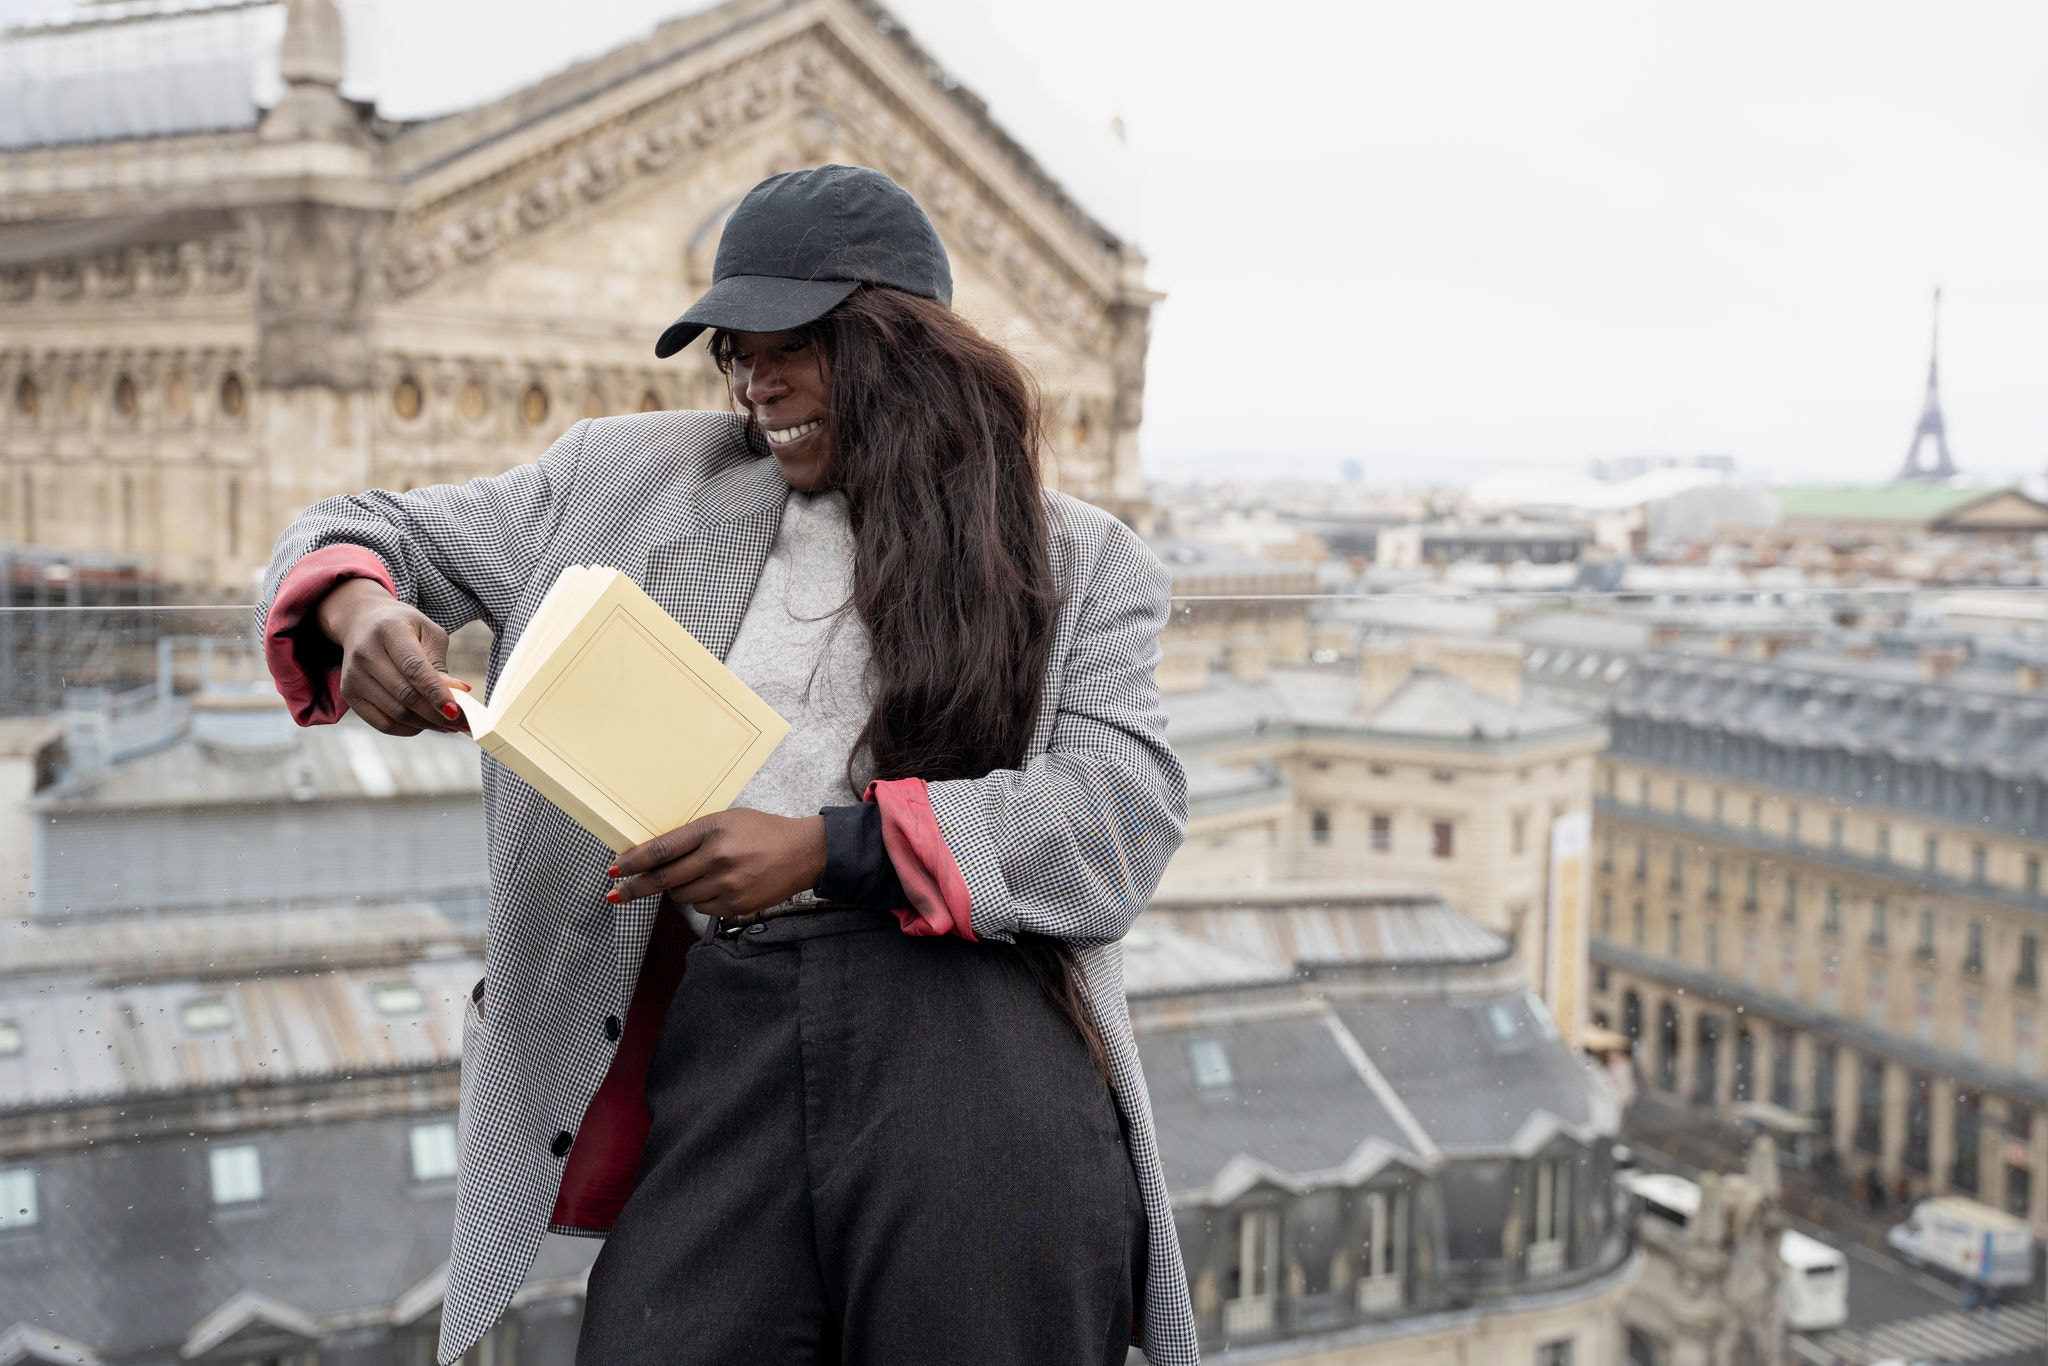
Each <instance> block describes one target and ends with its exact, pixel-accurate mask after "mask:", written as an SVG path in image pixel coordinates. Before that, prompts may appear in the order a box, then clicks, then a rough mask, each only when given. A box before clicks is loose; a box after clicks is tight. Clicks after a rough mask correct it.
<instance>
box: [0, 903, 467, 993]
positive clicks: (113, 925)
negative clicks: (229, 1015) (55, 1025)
mask: <svg viewBox="0 0 2048 1366" xmlns="http://www.w3.org/2000/svg"><path fill="white" fill-rule="evenodd" d="M460 942H461V941H460V940H459V937H458V935H457V932H456V930H455V928H454V927H453V926H452V925H451V924H450V923H449V920H448V918H447V916H445V915H444V914H442V913H441V912H440V911H439V910H437V909H435V908H434V907H432V906H429V905H424V904H406V905H396V906H356V905H348V906H335V907H331V908H326V909H320V910H269V909H266V910H263V911H260V912H257V913H254V914H249V913H234V914H223V913H218V912H216V913H213V914H206V915H151V916H134V917H123V918H121V919H104V920H102V919H95V920H83V921H78V922H75V923H70V924H45V923H41V922H38V921H35V920H16V919H8V920H5V921H0V980H4V979H6V978H18V977H63V976H70V977H72V978H75V979H83V978H88V977H89V978H91V979H92V980H95V981H103V982H104V981H141V980H144V979H148V978H159V977H190V976H192V975H194V974H198V973H205V974H208V975H212V976H218V975H221V974H223V973H227V972H235V973H244V974H246V973H252V972H262V971H266V970H269V969H273V968H289V967H302V966H304V965H306V964H309V963H311V964H318V965H320V966H323V967H352V966H367V965H371V964H376V963H387V962H389V963H398V962H407V961H410V960H411V959H413V958H417V957H419V956H420V955H421V954H422V953H425V952H432V951H434V950H437V949H446V948H449V947H451V946H454V945H457V944H458V943H460Z"/></svg>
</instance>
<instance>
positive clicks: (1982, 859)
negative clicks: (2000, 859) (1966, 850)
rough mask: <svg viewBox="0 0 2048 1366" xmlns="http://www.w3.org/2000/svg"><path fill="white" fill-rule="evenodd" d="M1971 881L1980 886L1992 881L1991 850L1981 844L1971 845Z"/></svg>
mask: <svg viewBox="0 0 2048 1366" xmlns="http://www.w3.org/2000/svg"><path fill="white" fill-rule="evenodd" d="M1970 881H1972V882H1974V883H1976V884H1977V885H1978V886H1979V887H1982V886H1983V885H1984V884H1985V883H1987V882H1989V881H1991V851H1990V850H1989V849H1986V848H1985V847H1984V846H1983V845H1981V844H1973V845H1971V846H1970Z"/></svg>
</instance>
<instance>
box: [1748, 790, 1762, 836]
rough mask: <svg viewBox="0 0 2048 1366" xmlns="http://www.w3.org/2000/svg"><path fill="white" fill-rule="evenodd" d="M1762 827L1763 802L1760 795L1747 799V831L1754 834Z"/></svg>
mask: <svg viewBox="0 0 2048 1366" xmlns="http://www.w3.org/2000/svg"><path fill="white" fill-rule="evenodd" d="M1763 828H1764V803H1763V798H1761V797H1751V798H1750V799H1749V833H1750V834H1752V835H1754V834H1756V833H1758V832H1759V831H1761V830H1762V829H1763Z"/></svg>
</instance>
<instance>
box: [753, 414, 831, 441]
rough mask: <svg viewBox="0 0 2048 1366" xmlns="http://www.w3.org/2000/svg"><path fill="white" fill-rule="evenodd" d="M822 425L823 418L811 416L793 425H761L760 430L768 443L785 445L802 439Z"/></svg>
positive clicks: (823, 422)
mask: <svg viewBox="0 0 2048 1366" xmlns="http://www.w3.org/2000/svg"><path fill="white" fill-rule="evenodd" d="M824 425H825V420H824V419H823V418H813V419H811V420H810V421H809V422H799V423H798V424H797V425H796V426H794V427H783V428H779V429H778V428H775V427H763V428H762V429H761V431H762V433H763V434H764V435H765V436H767V438H768V444H769V445H771V446H787V445H788V444H789V443H790V442H792V441H800V440H802V439H803V438H804V437H807V436H809V435H810V434H811V433H812V432H815V431H816V430H818V428H820V427H822V426H824Z"/></svg>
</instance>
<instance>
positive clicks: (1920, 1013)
mask: <svg viewBox="0 0 2048 1366" xmlns="http://www.w3.org/2000/svg"><path fill="white" fill-rule="evenodd" d="M1913 1037H1914V1038H1916V1039H1918V1040H1919V1041H1920V1042H1921V1043H1933V1042H1934V983H1932V982H1929V981H1925V980H1922V981H1918V982H1915V983H1913Z"/></svg>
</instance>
